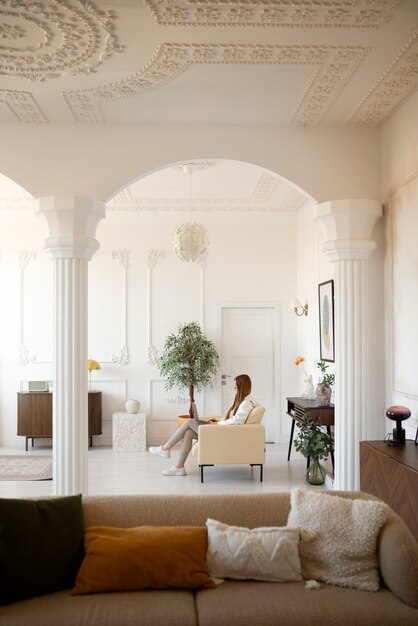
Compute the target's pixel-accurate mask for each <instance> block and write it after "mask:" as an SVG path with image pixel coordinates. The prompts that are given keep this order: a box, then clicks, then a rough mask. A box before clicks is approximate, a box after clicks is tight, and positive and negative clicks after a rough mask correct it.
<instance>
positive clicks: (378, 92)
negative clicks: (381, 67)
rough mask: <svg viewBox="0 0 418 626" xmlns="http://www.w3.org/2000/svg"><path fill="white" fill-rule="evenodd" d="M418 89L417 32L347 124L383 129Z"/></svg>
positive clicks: (351, 115)
mask: <svg viewBox="0 0 418 626" xmlns="http://www.w3.org/2000/svg"><path fill="white" fill-rule="evenodd" d="M417 87H418V31H416V32H415V33H414V34H413V36H412V37H411V38H410V39H409V41H408V42H407V43H406V44H405V46H404V47H403V48H402V50H401V51H400V52H399V54H398V55H397V57H396V59H395V60H394V61H393V62H392V63H391V64H390V65H389V67H388V68H387V69H386V71H385V72H384V74H383V76H382V77H381V78H380V79H379V80H378V81H377V82H376V84H375V85H373V87H372V88H371V89H370V91H369V93H368V94H367V95H366V97H365V98H364V99H363V100H362V101H361V102H360V104H359V105H358V106H357V107H356V108H355V109H354V111H353V112H352V113H351V114H350V115H349V117H348V118H347V120H346V123H352V124H354V125H355V126H372V127H376V126H381V125H382V124H384V123H385V122H386V120H387V119H389V117H391V116H392V115H393V114H394V113H395V111H396V110H397V109H398V108H399V107H400V106H402V104H403V103H404V102H405V101H406V100H407V99H408V98H409V96H410V95H411V94H412V93H413V92H415V90H416V89H417Z"/></svg>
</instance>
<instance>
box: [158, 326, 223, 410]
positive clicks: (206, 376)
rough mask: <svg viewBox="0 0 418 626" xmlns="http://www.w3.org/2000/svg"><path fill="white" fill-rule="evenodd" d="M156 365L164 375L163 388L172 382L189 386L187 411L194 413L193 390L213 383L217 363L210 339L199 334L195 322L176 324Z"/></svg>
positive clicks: (198, 328)
mask: <svg viewBox="0 0 418 626" xmlns="http://www.w3.org/2000/svg"><path fill="white" fill-rule="evenodd" d="M157 366H158V369H159V372H160V374H161V375H162V376H164V377H165V379H166V381H165V388H166V389H171V388H172V387H173V386H175V387H177V388H178V389H180V390H181V389H188V390H189V397H190V407H189V415H190V417H194V416H195V415H194V408H195V403H194V392H195V391H200V390H201V389H202V388H203V387H206V386H207V385H210V386H213V377H214V376H215V374H216V371H217V369H218V367H219V356H218V353H217V352H216V348H215V345H214V343H213V342H212V341H210V340H209V339H207V338H206V337H205V336H204V335H203V333H202V330H201V328H200V326H199V324H198V323H197V322H190V323H189V324H180V325H179V327H178V330H177V334H176V335H169V336H168V337H167V339H166V341H165V344H164V349H163V352H162V354H161V357H160V359H159V360H158V362H157Z"/></svg>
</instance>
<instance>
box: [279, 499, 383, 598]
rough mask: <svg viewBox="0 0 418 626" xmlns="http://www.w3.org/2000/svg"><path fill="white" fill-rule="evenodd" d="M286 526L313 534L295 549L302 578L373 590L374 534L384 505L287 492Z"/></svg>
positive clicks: (375, 582)
mask: <svg viewBox="0 0 418 626" xmlns="http://www.w3.org/2000/svg"><path fill="white" fill-rule="evenodd" d="M290 499H291V510H290V513H289V518H288V520H287V525H288V526H289V527H295V526H300V527H302V528H303V529H307V530H308V531H310V532H311V533H313V535H314V538H313V539H311V540H310V541H306V542H305V541H302V542H301V544H300V547H299V553H300V559H301V563H302V573H303V577H304V578H308V579H312V578H314V579H317V580H322V581H324V582H326V583H330V584H331V585H339V586H341V587H351V588H354V589H361V590H364V591H377V590H378V589H379V572H378V559H377V536H378V534H379V530H380V529H381V527H382V525H383V523H384V522H385V520H386V516H387V514H388V511H389V507H388V506H387V505H386V504H384V503H383V502H380V501H374V500H360V499H355V500H349V499H348V498H341V497H339V496H332V495H328V494H325V493H315V492H313V491H302V490H300V489H292V491H291V496H290Z"/></svg>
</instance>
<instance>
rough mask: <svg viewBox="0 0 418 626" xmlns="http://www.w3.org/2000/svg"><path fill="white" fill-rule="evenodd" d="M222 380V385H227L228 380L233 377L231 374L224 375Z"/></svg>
mask: <svg viewBox="0 0 418 626" xmlns="http://www.w3.org/2000/svg"><path fill="white" fill-rule="evenodd" d="M221 378H222V385H226V379H227V378H232V376H231V374H222V376H221Z"/></svg>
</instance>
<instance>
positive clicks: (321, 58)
mask: <svg viewBox="0 0 418 626" xmlns="http://www.w3.org/2000/svg"><path fill="white" fill-rule="evenodd" d="M368 50H369V48H366V47H360V46H276V45H257V44H185V43H183V44H182V43H162V44H160V45H159V46H158V47H157V49H156V52H155V54H154V56H153V57H152V59H151V60H150V61H149V63H148V64H147V65H146V66H145V67H144V68H143V69H141V70H140V71H139V72H137V73H135V74H132V75H131V76H128V77H127V78H125V79H124V80H121V81H117V82H113V83H108V84H107V85H103V86H102V87H95V88H92V89H83V90H78V91H67V92H64V93H63V97H64V99H65V102H66V104H67V106H68V108H69V110H70V112H71V114H72V115H73V117H74V119H75V120H76V121H77V122H93V123H94V122H96V123H100V122H101V123H103V122H104V121H105V120H104V116H103V113H102V110H101V105H102V104H104V103H107V102H113V101H115V100H120V99H123V98H128V97H134V96H139V95H141V94H143V93H145V92H147V91H150V90H152V89H157V88H158V87H161V86H162V85H164V84H166V83H168V82H170V81H172V80H174V79H175V78H177V77H178V76H180V75H181V74H182V73H183V72H185V71H186V70H187V68H189V67H191V66H192V65H195V64H196V65H197V64H203V65H204V64H219V65H231V64H236V65H264V64H266V65H312V66H313V68H314V70H313V73H312V75H311V77H310V79H309V81H308V83H307V85H306V86H305V89H304V90H303V94H302V97H301V98H300V100H299V102H298V104H297V107H296V110H295V112H294V114H293V115H292V118H291V120H290V123H292V124H296V125H299V126H314V125H315V124H317V123H318V122H319V121H320V120H321V119H322V117H323V116H324V115H325V113H326V112H327V111H328V109H329V107H330V106H331V104H332V102H333V101H334V100H335V98H336V97H337V95H338V94H339V93H340V91H341V90H342V89H343V88H344V87H345V85H346V84H347V82H348V81H349V79H350V78H351V76H352V74H353V73H354V72H355V70H356V69H357V67H358V66H359V65H360V63H361V61H362V60H363V58H364V56H365V55H366V53H367V52H368Z"/></svg>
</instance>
